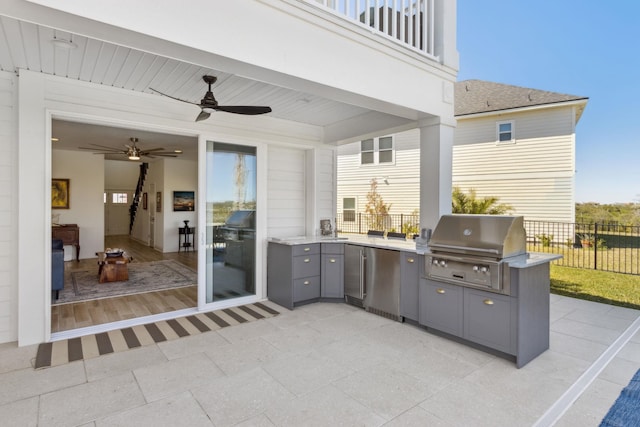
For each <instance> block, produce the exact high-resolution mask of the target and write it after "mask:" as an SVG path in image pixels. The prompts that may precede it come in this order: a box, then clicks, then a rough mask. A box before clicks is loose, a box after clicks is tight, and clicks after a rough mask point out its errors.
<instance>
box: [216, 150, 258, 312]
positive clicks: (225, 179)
mask: <svg viewBox="0 0 640 427" xmlns="http://www.w3.org/2000/svg"><path fill="white" fill-rule="evenodd" d="M256 169H257V157H256V148H255V147H248V146H244V145H236V144H226V143H221V142H213V141H207V150H206V188H207V191H206V224H207V228H206V230H207V233H206V302H207V303H212V302H218V301H222V300H228V299H231V298H239V297H243V296H249V295H255V293H256V289H255V288H256V285H255V284H256V279H255V275H256V273H255V271H256V199H257V197H256V196H257V194H256V184H257V175H256Z"/></svg>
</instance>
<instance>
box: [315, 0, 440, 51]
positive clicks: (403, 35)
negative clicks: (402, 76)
mask: <svg viewBox="0 0 640 427" xmlns="http://www.w3.org/2000/svg"><path fill="white" fill-rule="evenodd" d="M306 1H308V2H310V3H316V4H320V5H322V6H324V7H326V8H327V9H330V10H331V11H333V12H334V13H336V14H338V15H340V16H342V17H344V18H346V19H349V20H351V21H355V22H357V23H358V24H359V25H363V26H367V27H370V28H373V29H374V30H376V31H378V32H379V33H381V34H382V35H385V36H387V37H390V38H391V39H393V40H395V41H397V42H400V43H402V44H403V45H405V46H408V47H410V48H412V49H415V50H418V51H420V52H422V53H424V54H427V55H428V56H430V57H433V58H436V56H437V55H436V53H435V50H434V46H435V40H434V39H435V16H434V0H306Z"/></svg>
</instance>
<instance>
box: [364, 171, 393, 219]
mask: <svg viewBox="0 0 640 427" xmlns="http://www.w3.org/2000/svg"><path fill="white" fill-rule="evenodd" d="M389 210H391V204H386V203H385V202H384V200H383V199H382V195H380V193H378V180H377V179H375V178H372V179H371V188H370V189H369V192H368V193H367V204H366V206H365V208H364V211H365V213H367V214H368V215H369V227H370V228H371V229H372V230H381V231H382V230H386V229H387V228H388V225H389V223H390V221H389V219H390V218H389Z"/></svg>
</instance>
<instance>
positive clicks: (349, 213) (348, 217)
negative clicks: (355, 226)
mask: <svg viewBox="0 0 640 427" xmlns="http://www.w3.org/2000/svg"><path fill="white" fill-rule="evenodd" d="M342 220H343V221H344V222H355V221H356V198H355V197H345V198H343V199H342Z"/></svg>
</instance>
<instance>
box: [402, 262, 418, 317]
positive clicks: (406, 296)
mask: <svg viewBox="0 0 640 427" xmlns="http://www.w3.org/2000/svg"><path fill="white" fill-rule="evenodd" d="M420 260H422V256H421V255H416V254H412V253H407V252H402V256H401V258H400V315H401V316H403V317H405V318H407V319H411V320H413V321H416V322H417V321H418V306H419V303H418V287H419V274H420V264H421V262H420Z"/></svg>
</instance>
